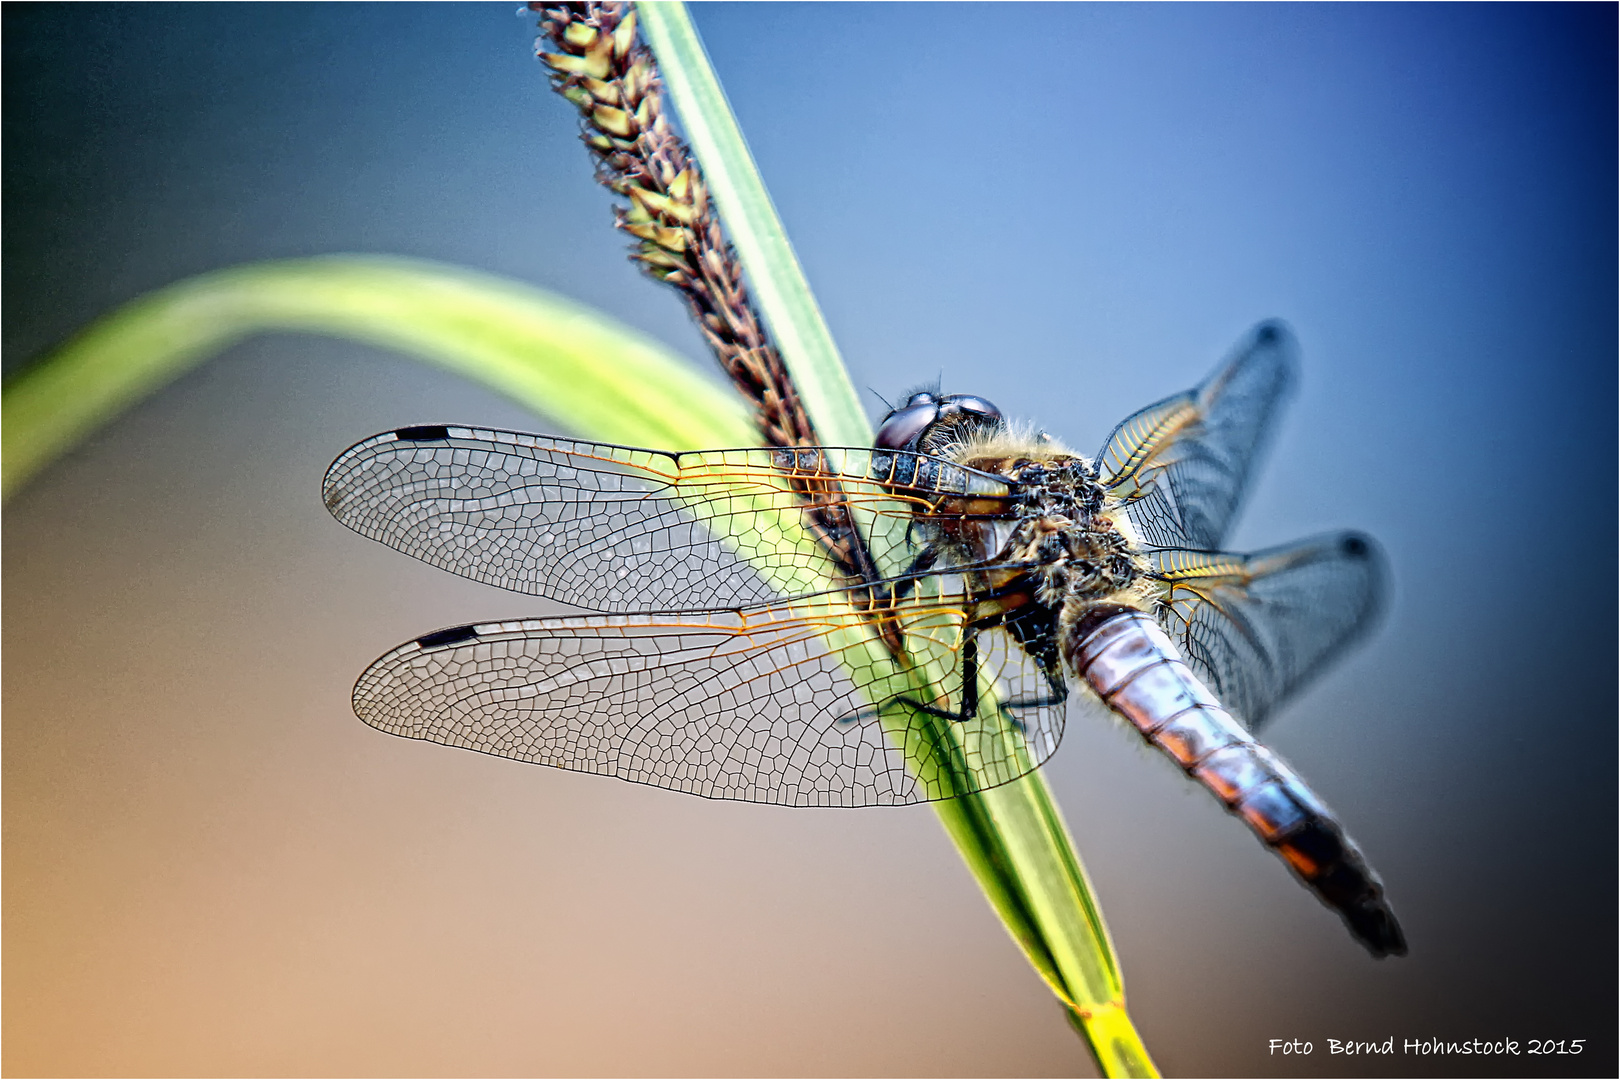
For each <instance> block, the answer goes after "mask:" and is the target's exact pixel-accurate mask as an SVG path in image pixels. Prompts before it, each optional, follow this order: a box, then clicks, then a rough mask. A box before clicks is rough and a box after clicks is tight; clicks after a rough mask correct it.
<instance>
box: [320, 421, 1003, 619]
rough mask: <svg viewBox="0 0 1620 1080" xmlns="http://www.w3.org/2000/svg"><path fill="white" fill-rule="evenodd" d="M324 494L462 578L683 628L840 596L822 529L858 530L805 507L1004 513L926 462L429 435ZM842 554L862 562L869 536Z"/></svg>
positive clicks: (910, 457) (986, 495)
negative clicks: (956, 502) (950, 505)
mask: <svg viewBox="0 0 1620 1080" xmlns="http://www.w3.org/2000/svg"><path fill="white" fill-rule="evenodd" d="M795 487H797V490H795ZM323 490H324V493H325V497H326V505H327V508H328V509H329V510H330V511H331V512H332V514H333V516H334V517H336V518H337V519H338V520H339V521H341V522H342V523H343V524H345V525H347V526H348V527H349V528H351V529H354V530H355V531H356V532H359V533H361V534H362V535H365V536H368V537H370V538H372V539H373V540H378V541H380V542H382V543H384V544H387V545H388V546H389V547H392V548H395V549H397V550H399V551H402V552H404V553H405V554H407V555H411V556H413V557H415V558H418V559H421V560H422V561H423V562H426V563H429V564H431V565H433V566H437V567H440V568H441V569H444V570H449V571H451V572H452V573H455V574H460V575H461V576H463V577H468V578H472V579H474V580H475V581H482V582H486V583H488V584H491V585H498V586H500V587H502V588H506V589H512V590H515V591H517V592H523V593H530V594H535V595H539V596H547V597H550V598H552V599H555V600H561V601H563V602H565V603H570V604H575V605H578V606H581V607H586V608H593V609H596V610H602V611H612V610H629V611H634V610H641V611H650V610H662V611H674V610H709V609H715V608H728V607H739V606H744V605H749V604H760V603H765V602H768V601H770V600H773V599H775V598H777V597H779V596H784V595H785V596H796V595H803V594H806V593H811V592H818V591H822V590H825V589H827V588H829V587H830V584H829V582H830V581H831V579H832V578H834V577H835V576H836V574H837V573H838V571H839V570H840V567H839V566H838V565H837V564H836V563H835V562H834V561H833V559H832V557H831V556H830V555H829V554H828V549H827V546H826V545H824V544H821V543H818V542H817V541H816V539H815V538H814V536H815V535H817V534H816V533H815V532H813V531H812V529H815V528H819V530H820V534H821V535H824V536H825V535H826V533H827V531H828V529H829V521H830V520H831V521H832V524H831V527H832V528H834V529H837V528H840V527H842V528H844V529H845V530H846V531H847V532H854V531H855V526H854V525H853V524H850V522H851V520H852V519H851V518H850V517H848V516H846V517H844V518H842V519H838V520H842V521H844V522H845V523H846V524H844V525H843V526H839V525H838V524H837V520H833V519H829V518H828V517H827V516H826V515H823V517H822V518H820V519H819V521H811V520H809V519H808V514H807V510H806V508H807V506H808V505H809V504H808V503H807V501H806V496H807V493H808V494H810V495H812V496H813V497H816V498H820V499H821V500H823V504H824V503H825V500H826V499H828V498H829V497H832V496H833V494H834V493H836V495H837V497H838V498H841V499H843V500H845V501H846V502H847V504H848V505H849V506H851V507H854V508H857V509H858V511H859V512H860V513H864V514H867V515H868V520H871V515H877V516H888V517H894V518H899V519H902V520H907V521H909V518H910V514H911V513H912V512H914V511H916V510H918V509H919V508H921V509H922V510H924V511H925V512H926V509H927V507H929V506H932V505H937V504H938V503H939V502H940V500H942V499H948V498H950V497H952V496H958V497H959V496H962V495H965V494H972V495H973V496H974V497H975V498H978V499H986V500H991V501H992V502H994V501H995V500H997V499H1001V498H1004V497H1005V496H1006V495H1007V493H1008V491H1009V488H1008V485H1007V483H1006V481H1004V480H1001V479H999V478H997V477H993V476H990V475H988V474H985V473H978V472H975V471H974V470H971V469H964V468H961V467H960V466H956V465H953V464H951V463H949V462H946V461H942V460H940V459H937V458H930V457H926V456H924V455H919V454H903V453H890V452H878V451H873V450H865V449H862V450H840V449H833V448H819V447H813V448H795V449H788V450H779V449H778V450H773V449H747V450H709V451H698V452H693V453H679V454H676V453H662V452H659V451H654V450H637V449H630V448H626V447H619V446H604V445H597V444H593V443H582V442H573V441H569V440H566V439H550V438H546V437H544V436H539V435H524V434H520V433H516V432H505V431H490V430H484V429H477V428H464V427H453V426H432V427H417V428H402V429H400V430H398V431H391V432H384V433H383V434H381V435H375V436H373V437H371V438H369V439H367V440H365V441H364V442H361V443H358V444H357V445H355V446H353V447H351V448H350V449H348V450H346V451H344V453H343V454H342V455H341V456H339V457H338V459H337V460H336V461H334V462H333V463H332V467H331V468H330V469H328V470H327V474H326V481H325V484H324V488H323ZM831 541H832V543H833V544H834V545H840V544H842V545H844V546H846V547H848V546H851V545H852V544H854V545H855V546H858V547H860V548H861V549H862V550H864V541H861V540H860V538H859V537H858V536H850V535H844V536H836V535H835V536H832V537H831ZM845 569H846V570H847V568H845ZM858 576H863V577H865V576H871V575H870V574H869V573H867V572H865V571H864V570H863V572H862V573H861V574H859V575H858Z"/></svg>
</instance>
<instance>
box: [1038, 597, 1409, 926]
mask: <svg viewBox="0 0 1620 1080" xmlns="http://www.w3.org/2000/svg"><path fill="white" fill-rule="evenodd" d="M1064 654H1065V659H1066V660H1067V661H1068V664H1069V667H1070V669H1071V670H1072V671H1074V672H1075V673H1076V674H1078V675H1079V676H1080V677H1081V678H1083V679H1085V681H1086V683H1087V684H1088V685H1089V686H1090V687H1091V688H1092V689H1093V690H1094V691H1096V693H1097V695H1098V696H1099V697H1101V698H1102V699H1103V701H1104V703H1105V704H1107V705H1108V707H1109V708H1111V709H1113V710H1114V712H1116V713H1118V714H1119V715H1120V716H1122V717H1124V718H1125V719H1126V720H1129V721H1130V722H1131V724H1132V726H1134V727H1135V728H1136V729H1137V731H1139V732H1140V733H1141V734H1142V737H1143V738H1145V739H1146V740H1147V741H1148V742H1149V743H1151V744H1152V745H1154V746H1155V747H1157V748H1158V749H1159V750H1161V751H1163V752H1164V753H1166V754H1168V755H1169V756H1170V757H1171V758H1173V759H1174V760H1175V762H1176V764H1178V765H1180V766H1181V768H1182V770H1183V771H1184V772H1186V773H1187V775H1189V776H1191V777H1193V778H1194V779H1195V780H1197V781H1198V782H1199V783H1201V784H1203V785H1204V786H1205V787H1206V788H1208V789H1209V790H1210V792H1211V793H1212V794H1214V796H1215V797H1216V798H1217V799H1219V800H1220V801H1221V803H1222V805H1224V806H1225V807H1226V809H1227V810H1228V811H1229V812H1231V813H1233V814H1236V815H1237V816H1238V817H1240V818H1242V819H1243V820H1244V822H1246V823H1247V824H1248V826H1249V828H1250V829H1252V830H1253V831H1254V833H1255V835H1257V836H1258V837H1259V838H1260V840H1261V842H1262V843H1264V844H1265V845H1266V846H1267V847H1269V848H1271V849H1272V850H1273V851H1275V852H1277V854H1278V855H1280V856H1282V858H1283V860H1284V861H1285V862H1287V863H1288V865H1289V868H1290V869H1292V870H1293V871H1294V873H1295V874H1296V875H1297V876H1298V877H1299V879H1300V880H1301V881H1303V882H1304V883H1305V885H1306V886H1307V887H1309V888H1310V889H1311V891H1312V892H1314V893H1316V895H1317V896H1318V898H1320V899H1321V900H1322V902H1323V903H1325V904H1327V905H1328V906H1329V907H1332V908H1334V909H1335V910H1336V911H1338V912H1339V914H1340V916H1341V917H1343V919H1344V921H1345V924H1346V925H1347V926H1348V927H1349V929H1350V932H1351V934H1352V935H1353V936H1354V937H1355V938H1356V940H1358V941H1360V942H1361V943H1362V944H1363V945H1364V946H1366V948H1367V950H1368V951H1369V952H1371V953H1372V954H1373V955H1374V956H1380V957H1381V956H1387V955H1392V954H1393V955H1396V956H1400V955H1404V954H1405V952H1406V939H1405V937H1404V935H1403V934H1402V933H1401V928H1400V924H1399V923H1398V922H1396V920H1395V914H1394V912H1392V911H1391V910H1390V908H1389V905H1388V904H1387V903H1386V902H1385V900H1384V887H1383V883H1382V882H1381V881H1380V880H1379V878H1378V875H1377V874H1376V873H1374V872H1373V870H1372V868H1371V867H1370V866H1368V865H1367V862H1366V860H1365V859H1364V858H1363V857H1362V854H1361V850H1360V849H1359V848H1357V847H1356V845H1355V843H1354V841H1352V840H1351V839H1350V838H1349V837H1348V836H1346V835H1345V834H1344V830H1343V829H1341V828H1340V827H1339V824H1338V822H1337V821H1335V820H1334V818H1333V815H1332V813H1331V812H1330V811H1329V810H1328V808H1327V807H1326V806H1324V805H1323V804H1322V802H1321V800H1320V799H1318V798H1317V797H1316V796H1315V795H1314V794H1313V793H1312V792H1311V790H1310V788H1308V787H1306V786H1305V782H1304V781H1303V780H1301V779H1300V778H1299V777H1298V776H1297V775H1296V774H1295V773H1294V771H1293V770H1292V769H1290V768H1289V767H1288V766H1287V765H1286V764H1284V763H1283V761H1282V760H1281V759H1280V758H1278V757H1277V756H1276V755H1275V754H1273V753H1272V752H1271V751H1270V750H1267V749H1266V748H1265V747H1264V746H1261V745H1260V744H1259V743H1257V742H1256V741H1255V740H1254V737H1253V736H1251V735H1250V734H1249V733H1248V732H1247V731H1246V730H1244V728H1243V727H1242V725H1240V724H1239V723H1238V722H1237V721H1236V720H1234V719H1233V718H1232V716H1231V715H1230V714H1229V713H1227V712H1226V711H1225V710H1224V709H1222V708H1221V706H1220V702H1219V701H1217V700H1216V698H1215V696H1214V695H1213V694H1212V693H1210V691H1209V689H1208V688H1207V687H1205V686H1204V684H1203V683H1202V682H1201V681H1199V679H1198V678H1197V676H1195V675H1194V674H1193V673H1192V671H1191V670H1190V669H1188V667H1187V665H1186V664H1185V663H1183V662H1182V660H1181V659H1180V657H1179V656H1178V654H1177V652H1176V649H1175V646H1174V645H1172V644H1171V642H1170V639H1169V638H1168V637H1166V636H1165V634H1164V631H1163V630H1161V629H1160V628H1159V626H1158V625H1157V624H1156V623H1155V622H1154V621H1153V618H1152V617H1151V616H1149V615H1148V614H1146V613H1145V612H1142V611H1138V610H1136V609H1135V608H1129V607H1124V606H1122V605H1098V606H1096V607H1094V608H1092V609H1091V610H1090V611H1089V612H1088V613H1087V616H1086V617H1084V618H1082V619H1079V620H1076V621H1075V622H1074V623H1073V624H1072V625H1071V626H1070V627H1068V628H1067V632H1066V633H1065V635H1064Z"/></svg>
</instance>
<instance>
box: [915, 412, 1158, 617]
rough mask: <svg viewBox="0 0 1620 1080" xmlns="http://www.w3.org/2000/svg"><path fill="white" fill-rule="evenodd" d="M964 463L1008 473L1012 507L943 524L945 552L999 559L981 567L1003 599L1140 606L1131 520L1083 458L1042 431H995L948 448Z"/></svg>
mask: <svg viewBox="0 0 1620 1080" xmlns="http://www.w3.org/2000/svg"><path fill="white" fill-rule="evenodd" d="M953 449H954V450H955V453H953V454H952V455H951V456H952V458H953V459H954V460H956V461H957V462H959V463H960V464H962V465H966V466H969V467H971V468H974V469H980V470H982V471H984V472H989V473H994V474H997V475H999V476H1005V477H1007V478H1008V479H1011V480H1014V481H1016V485H1017V489H1018V490H1019V492H1020V493H1021V495H1020V498H1019V501H1018V503H1017V505H1016V507H1015V512H1014V513H1013V514H1012V515H1009V516H1008V517H1006V518H1002V519H999V520H983V521H971V520H968V521H963V522H961V523H960V525H959V526H958V527H957V528H955V529H948V530H946V532H947V534H948V535H946V536H945V537H943V538H942V539H944V540H945V541H946V543H947V544H949V545H950V546H951V547H952V548H953V549H954V550H952V551H951V553H950V554H951V556H952V557H953V559H955V560H958V561H960V562H961V563H964V564H970V565H971V564H981V565H982V564H984V563H995V564H998V567H999V568H998V569H996V570H994V571H991V572H989V573H987V574H986V577H987V579H988V580H987V583H988V584H989V585H990V586H991V588H993V589H995V590H996V591H998V592H1000V593H1002V594H1003V595H1004V596H1005V597H1006V599H1007V600H1008V602H1009V606H1015V605H1017V604H1019V603H1030V602H1033V603H1034V604H1036V605H1038V606H1039V607H1041V608H1044V609H1046V610H1047V611H1049V612H1051V613H1052V614H1054V615H1056V614H1057V613H1058V612H1059V611H1060V610H1062V609H1064V608H1069V609H1071V610H1072V609H1074V608H1075V607H1076V606H1077V605H1080V606H1083V605H1087V604H1091V603H1097V602H1103V601H1109V602H1113V603H1125V604H1129V605H1131V606H1143V605H1144V586H1145V585H1146V580H1145V579H1144V577H1143V572H1144V570H1145V569H1146V566H1145V562H1144V560H1143V559H1142V556H1141V555H1140V554H1139V552H1138V551H1137V545H1136V543H1135V540H1134V537H1133V536H1132V535H1130V531H1129V530H1130V526H1129V523H1128V522H1127V520H1126V519H1125V517H1124V515H1123V513H1122V512H1121V511H1120V510H1119V508H1118V507H1117V506H1114V505H1111V500H1109V499H1108V497H1107V494H1106V492H1105V490H1104V488H1103V486H1102V484H1101V483H1100V482H1099V481H1098V479H1097V474H1096V470H1095V469H1094V468H1093V467H1092V465H1091V463H1090V462H1088V461H1087V460H1086V459H1085V458H1083V457H1081V456H1080V455H1078V454H1075V453H1072V452H1070V451H1068V450H1066V449H1064V448H1063V447H1061V446H1059V445H1058V444H1056V443H1055V442H1053V441H1052V440H1051V439H1049V438H1044V437H1041V436H1034V437H1030V436H1019V435H1008V434H1006V433H997V434H995V435H994V436H992V437H990V438H988V439H985V440H981V441H978V442H976V443H968V444H966V445H963V446H960V447H956V448H953Z"/></svg>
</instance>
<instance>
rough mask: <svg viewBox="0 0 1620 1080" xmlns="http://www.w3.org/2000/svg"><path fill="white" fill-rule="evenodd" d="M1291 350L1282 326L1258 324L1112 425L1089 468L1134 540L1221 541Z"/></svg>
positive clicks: (1278, 396)
mask: <svg viewBox="0 0 1620 1080" xmlns="http://www.w3.org/2000/svg"><path fill="white" fill-rule="evenodd" d="M1296 352H1297V346H1296V344H1295V342H1294V337H1293V335H1292V334H1291V333H1290V332H1289V330H1288V328H1287V327H1286V326H1284V325H1283V324H1281V323H1277V322H1267V323H1262V324H1261V325H1260V326H1258V327H1257V328H1255V330H1254V332H1253V333H1252V334H1251V335H1250V336H1249V338H1248V340H1247V341H1245V342H1243V343H1242V344H1240V345H1239V346H1238V348H1237V349H1236V351H1234V352H1233V354H1232V355H1231V356H1230V357H1229V358H1228V359H1227V361H1226V362H1225V363H1224V364H1222V365H1221V367H1220V368H1219V370H1217V371H1216V372H1215V373H1214V374H1213V375H1211V376H1210V377H1209V378H1208V379H1205V380H1204V382H1202V383H1201V384H1199V385H1198V386H1197V387H1196V388H1194V389H1192V390H1189V391H1187V392H1186V393H1183V394H1177V395H1176V396H1175V397H1172V398H1166V399H1165V400H1164V401H1161V402H1159V403H1158V404H1156V405H1149V406H1148V407H1147V408H1145V409H1143V410H1142V411H1141V412H1139V413H1137V414H1135V415H1134V416H1132V417H1130V418H1129V419H1127V420H1126V421H1124V422H1123V423H1121V424H1120V425H1119V427H1117V428H1115V429H1114V432H1113V434H1112V435H1110V436H1109V437H1108V441H1107V442H1106V443H1105V444H1104V445H1103V449H1102V453H1101V454H1100V455H1098V468H1099V471H1100V473H1101V476H1102V481H1103V484H1104V485H1105V486H1106V487H1108V489H1109V491H1110V493H1111V494H1112V495H1114V496H1115V497H1116V498H1118V499H1120V500H1121V501H1123V502H1124V503H1125V504H1126V506H1127V507H1128V511H1127V512H1128V513H1129V514H1130V517H1131V520H1132V522H1133V523H1134V524H1135V525H1136V527H1137V529H1138V531H1139V532H1140V533H1141V535H1142V538H1143V539H1144V540H1146V541H1147V542H1148V543H1150V544H1153V545H1157V546H1160V547H1186V548H1203V549H1206V550H1210V549H1215V548H1219V547H1220V546H1221V544H1222V543H1223V541H1224V540H1225V538H1226V532H1227V528H1228V527H1229V526H1230V525H1231V523H1232V519H1233V517H1234V516H1235V515H1236V513H1237V509H1238V506H1239V504H1240V503H1241V502H1242V500H1243V494H1244V489H1245V488H1246V486H1247V485H1248V481H1249V476H1250V473H1251V472H1252V471H1253V468H1254V464H1255V461H1256V460H1257V458H1258V456H1259V453H1260V450H1261V449H1262V448H1263V446H1264V444H1265V441H1266V436H1267V435H1268V433H1269V431H1270V429H1271V426H1272V423H1273V421H1274V419H1275V417H1276V415H1277V411H1278V406H1279V405H1280V403H1281V401H1282V398H1283V394H1284V393H1285V392H1286V391H1287V389H1288V385H1289V383H1290V381H1291V380H1292V376H1293V369H1294V363H1295V361H1294V357H1295V353H1296Z"/></svg>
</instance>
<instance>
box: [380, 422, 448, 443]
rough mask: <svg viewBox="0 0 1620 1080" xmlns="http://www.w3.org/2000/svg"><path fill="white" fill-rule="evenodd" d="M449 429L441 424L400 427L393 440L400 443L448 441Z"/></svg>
mask: <svg viewBox="0 0 1620 1080" xmlns="http://www.w3.org/2000/svg"><path fill="white" fill-rule="evenodd" d="M449 437H450V429H449V428H447V427H445V426H444V425H443V424H419V425H417V426H416V427H402V428H399V429H398V430H396V431H395V432H394V438H396V439H398V440H399V441H400V442H432V441H433V440H435V439H448V438H449Z"/></svg>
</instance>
